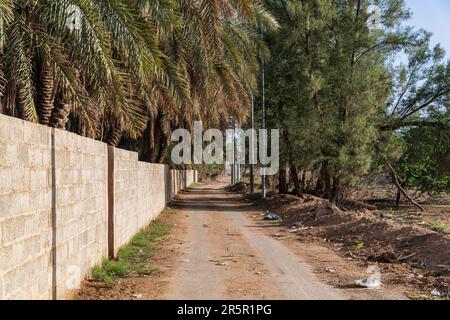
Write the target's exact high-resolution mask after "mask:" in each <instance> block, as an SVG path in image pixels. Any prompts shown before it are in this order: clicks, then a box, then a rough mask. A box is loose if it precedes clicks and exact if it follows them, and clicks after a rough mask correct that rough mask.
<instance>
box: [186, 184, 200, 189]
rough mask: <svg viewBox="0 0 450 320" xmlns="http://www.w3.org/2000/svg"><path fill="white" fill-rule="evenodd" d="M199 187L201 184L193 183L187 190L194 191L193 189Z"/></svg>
mask: <svg viewBox="0 0 450 320" xmlns="http://www.w3.org/2000/svg"><path fill="white" fill-rule="evenodd" d="M200 185H201V183H199V182H194V183H193V184H191V185H190V186H189V188H192V189H195V188H198V187H200Z"/></svg>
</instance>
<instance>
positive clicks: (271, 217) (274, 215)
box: [264, 211, 281, 221]
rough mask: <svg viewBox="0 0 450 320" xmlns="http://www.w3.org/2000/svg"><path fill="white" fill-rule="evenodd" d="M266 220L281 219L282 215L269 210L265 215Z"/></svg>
mask: <svg viewBox="0 0 450 320" xmlns="http://www.w3.org/2000/svg"><path fill="white" fill-rule="evenodd" d="M264 220H266V221H280V220H281V217H280V216H279V215H277V214H275V213H271V212H269V211H267V214H266V215H265V216H264Z"/></svg>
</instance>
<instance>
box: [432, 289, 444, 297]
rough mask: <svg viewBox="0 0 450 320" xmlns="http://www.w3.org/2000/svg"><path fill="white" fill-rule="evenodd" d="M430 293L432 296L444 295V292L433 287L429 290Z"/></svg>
mask: <svg viewBox="0 0 450 320" xmlns="http://www.w3.org/2000/svg"><path fill="white" fill-rule="evenodd" d="M431 295H432V296H433V297H443V296H445V293H443V292H441V291H439V290H438V289H434V290H433V291H431Z"/></svg>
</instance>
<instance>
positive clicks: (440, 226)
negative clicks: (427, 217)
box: [428, 221, 447, 232]
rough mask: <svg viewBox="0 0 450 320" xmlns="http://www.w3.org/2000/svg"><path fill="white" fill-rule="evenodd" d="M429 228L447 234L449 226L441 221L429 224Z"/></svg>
mask: <svg viewBox="0 0 450 320" xmlns="http://www.w3.org/2000/svg"><path fill="white" fill-rule="evenodd" d="M428 226H429V228H430V229H431V230H433V231H436V232H446V231H447V226H446V225H445V224H443V223H442V222H441V221H432V222H430V223H429V224H428Z"/></svg>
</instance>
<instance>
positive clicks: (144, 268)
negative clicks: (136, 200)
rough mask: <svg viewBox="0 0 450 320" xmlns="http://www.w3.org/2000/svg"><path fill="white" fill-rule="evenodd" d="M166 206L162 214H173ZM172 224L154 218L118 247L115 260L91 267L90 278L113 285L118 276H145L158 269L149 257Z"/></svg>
mask: <svg viewBox="0 0 450 320" xmlns="http://www.w3.org/2000/svg"><path fill="white" fill-rule="evenodd" d="M175 212H176V211H175V210H174V209H171V208H168V209H166V210H164V212H163V214H174V213H175ZM171 229H172V225H171V224H168V223H164V222H161V221H160V220H156V221H154V222H152V223H151V224H150V225H149V226H148V227H146V228H145V229H142V230H141V231H140V232H139V233H138V234H137V235H135V236H134V237H133V239H131V241H130V242H129V243H128V244H126V245H125V246H123V247H122V248H120V249H119V251H118V253H117V261H110V260H108V259H105V260H103V262H102V264H101V265H99V266H96V267H94V268H93V269H92V272H91V273H92V278H93V279H95V280H97V281H101V282H104V283H105V284H106V285H108V286H114V285H115V284H116V282H117V279H118V278H124V277H128V276H131V275H138V276H145V275H151V274H154V273H155V272H157V271H158V269H157V268H155V267H153V266H152V265H151V262H150V259H151V258H152V257H153V256H154V255H155V253H156V250H157V248H158V244H159V243H160V242H161V241H163V239H164V237H165V236H167V235H168V234H169V233H170V230H171Z"/></svg>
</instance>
